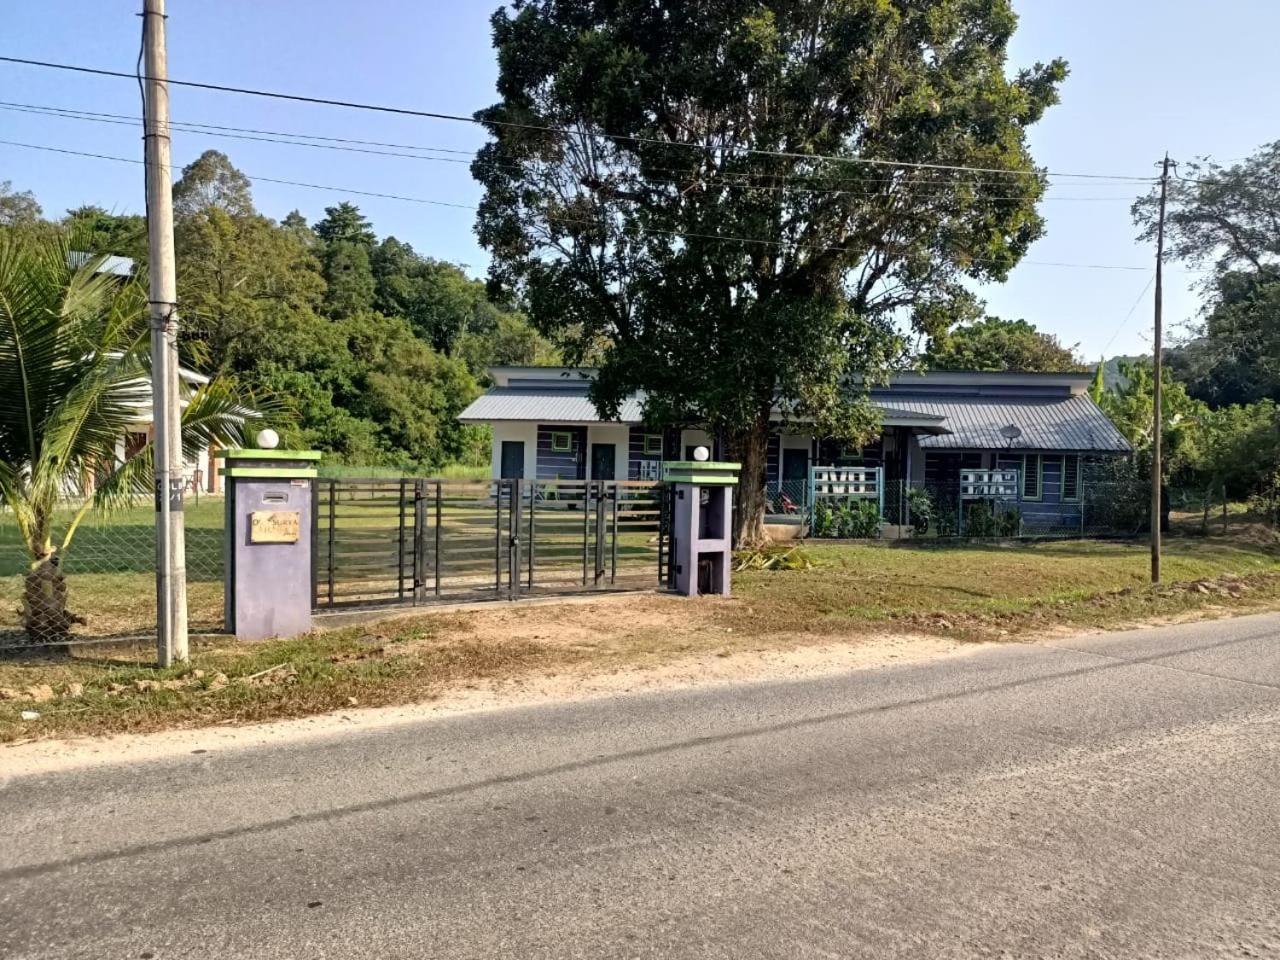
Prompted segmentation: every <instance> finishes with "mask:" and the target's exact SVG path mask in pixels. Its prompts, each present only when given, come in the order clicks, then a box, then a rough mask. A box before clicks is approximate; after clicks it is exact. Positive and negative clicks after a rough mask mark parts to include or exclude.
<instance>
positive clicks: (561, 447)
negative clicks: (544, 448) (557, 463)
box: [551, 430, 573, 453]
mask: <svg viewBox="0 0 1280 960" xmlns="http://www.w3.org/2000/svg"><path fill="white" fill-rule="evenodd" d="M551 452H552V453H572V452H573V434H572V433H569V432H567V431H561V430H555V431H553V432H552V434H551Z"/></svg>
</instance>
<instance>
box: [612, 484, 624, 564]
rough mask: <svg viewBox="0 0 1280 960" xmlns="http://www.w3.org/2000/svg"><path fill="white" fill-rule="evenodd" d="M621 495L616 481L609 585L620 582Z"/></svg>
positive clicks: (620, 489) (614, 485)
mask: <svg viewBox="0 0 1280 960" xmlns="http://www.w3.org/2000/svg"><path fill="white" fill-rule="evenodd" d="M621 496H622V488H621V487H619V486H618V483H617V481H614V484H613V522H612V523H610V524H609V586H614V585H615V584H616V583H617V582H618V500H619V499H621Z"/></svg>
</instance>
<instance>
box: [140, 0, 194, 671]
mask: <svg viewBox="0 0 1280 960" xmlns="http://www.w3.org/2000/svg"><path fill="white" fill-rule="evenodd" d="M142 43H143V48H144V54H143V62H144V65H145V69H146V81H145V91H146V92H145V95H144V98H143V99H144V108H143V114H144V116H143V129H144V137H143V140H144V143H145V145H146V148H145V159H146V165H145V166H144V167H143V171H144V175H145V178H146V185H147V251H148V258H149V261H150V274H151V275H150V281H151V287H150V290H151V293H150V297H149V300H150V309H151V410H152V420H153V422H154V424H155V457H154V461H155V474H156V656H157V659H158V660H159V662H160V666H162V667H167V666H169V665H170V664H172V663H173V662H174V661H175V660H176V661H183V660H186V659H187V563H186V539H185V530H184V527H183V510H182V423H181V411H180V408H179V394H178V282H177V278H176V272H175V266H174V254H173V187H172V175H171V172H170V168H169V163H170V159H169V147H170V143H169V85H168V83H166V80H167V79H168V77H169V70H168V64H167V57H166V54H165V14H164V0H143V4H142Z"/></svg>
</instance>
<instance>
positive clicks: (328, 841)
mask: <svg viewBox="0 0 1280 960" xmlns="http://www.w3.org/2000/svg"><path fill="white" fill-rule="evenodd" d="M0 763H3V758H2V755H0ZM1278 787H1280V617H1274V616H1273V617H1251V618H1246V619H1240V620H1233V621H1224V622H1220V623H1216V624H1199V625H1192V626H1185V627H1177V628H1170V629H1161V630H1156V631H1146V632H1141V633H1134V634H1118V635H1114V636H1110V637H1106V638H1100V639H1090V640H1087V641H1079V640H1078V641H1073V642H1070V643H1065V642H1064V643H1057V644H1044V645H1037V646H1011V647H1008V648H1002V649H996V650H991V651H987V652H982V653H978V654H974V655H972V656H967V657H960V658H955V659H951V660H943V661H939V662H935V663H932V664H926V665H921V666H914V667H898V668H890V669H884V670H878V671H867V672H861V673H856V674H850V675H847V676H843V677H838V678H834V679H824V680H820V681H806V682H798V683H770V684H759V685H752V686H744V687H738V688H733V689H711V690H704V691H686V692H680V693H668V694H649V695H637V696H633V697H623V698H618V699H614V700H609V701H598V702H588V703H581V704H568V705H558V706H550V707H536V708H527V709H518V710H510V711H502V712H496V713H490V714H476V715H470V716H459V717H455V718H453V719H447V720H435V721H431V722H423V723H421V724H418V725H414V726H409V727H399V728H395V729H392V730H386V731H382V732H364V733H360V734H353V735H350V736H346V737H342V738H335V739H327V740H324V741H321V742H308V743H306V744H304V745H296V746H293V747H288V748H282V747H273V748H269V749H266V748H256V749H243V750H237V751H230V752H221V753H207V754H199V755H191V756H184V757H181V758H178V759H171V760H164V761H156V762H152V763H147V764H138V765H133V766H127V767H126V766H119V767H107V768H98V769H93V770H84V771H79V772H64V773H59V774H50V775H46V776H41V777H23V778H10V779H9V781H8V782H7V783H6V784H5V785H4V788H3V790H2V791H0V825H2V826H0V956H3V957H6V958H15V960H16V958H21V957H92V958H95V960H98V958H114V957H121V958H125V957H134V958H145V957H154V958H157V960H167V958H175V957H218V958H226V957H255V958H257V957H263V958H269V957H341V958H352V957H377V958H383V960H386V958H396V957H441V958H446V957H449V958H451V957H513V958H521V960H524V958H539V957H609V958H613V957H698V958H715V957H724V958H735V960H737V958H757V957H768V958H772V957H786V958H796V957H924V958H938V957H988V956H992V957H1117V958H1134V957H1196V958H1201V957H1215V956H1232V957H1239V956H1246V957H1247V956H1257V957H1271V956H1274V957H1280V790H1278Z"/></svg>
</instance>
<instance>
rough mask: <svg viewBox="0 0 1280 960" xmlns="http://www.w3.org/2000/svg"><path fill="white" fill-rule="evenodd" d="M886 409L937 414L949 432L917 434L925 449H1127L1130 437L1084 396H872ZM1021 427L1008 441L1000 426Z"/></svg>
mask: <svg viewBox="0 0 1280 960" xmlns="http://www.w3.org/2000/svg"><path fill="white" fill-rule="evenodd" d="M877 402H878V403H879V404H880V406H882V407H884V408H886V409H891V408H894V407H899V406H901V407H903V408H904V409H907V410H912V411H917V412H921V413H935V414H941V415H942V416H943V417H945V418H946V419H945V420H944V421H943V422H944V424H945V425H946V427H947V429H948V430H949V431H951V432H950V433H948V434H944V435H942V436H935V437H921V438H920V446H921V447H922V448H923V449H925V450H998V449H1004V448H1009V449H1014V450H1080V451H1093V452H1097V453H1128V452H1129V450H1130V449H1131V448H1130V446H1129V442H1128V441H1127V440H1125V438H1124V437H1123V436H1122V435H1121V433H1120V431H1119V430H1117V429H1116V428H1115V426H1114V425H1113V424H1112V423H1111V421H1110V420H1108V419H1107V416H1106V414H1104V413H1103V412H1102V411H1101V410H1099V409H1098V405H1097V404H1096V403H1094V402H1093V400H1092V399H1090V398H1089V397H1088V396H1087V395H1084V394H1081V395H1078V396H1074V397H1063V398H1061V399H1044V400H1019V401H1006V400H978V399H974V400H951V401H947V402H934V401H931V400H926V399H923V398H920V399H917V398H914V397H913V398H911V399H909V400H902V401H886V400H880V401H877ZM1010 425H1012V426H1015V427H1017V428H1018V429H1019V430H1021V431H1022V436H1020V437H1019V438H1018V439H1017V440H1014V441H1009V440H1007V439H1006V438H1005V437H1004V436H1003V435H1002V434H1001V433H1000V428H1001V427H1007V426H1010Z"/></svg>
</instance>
